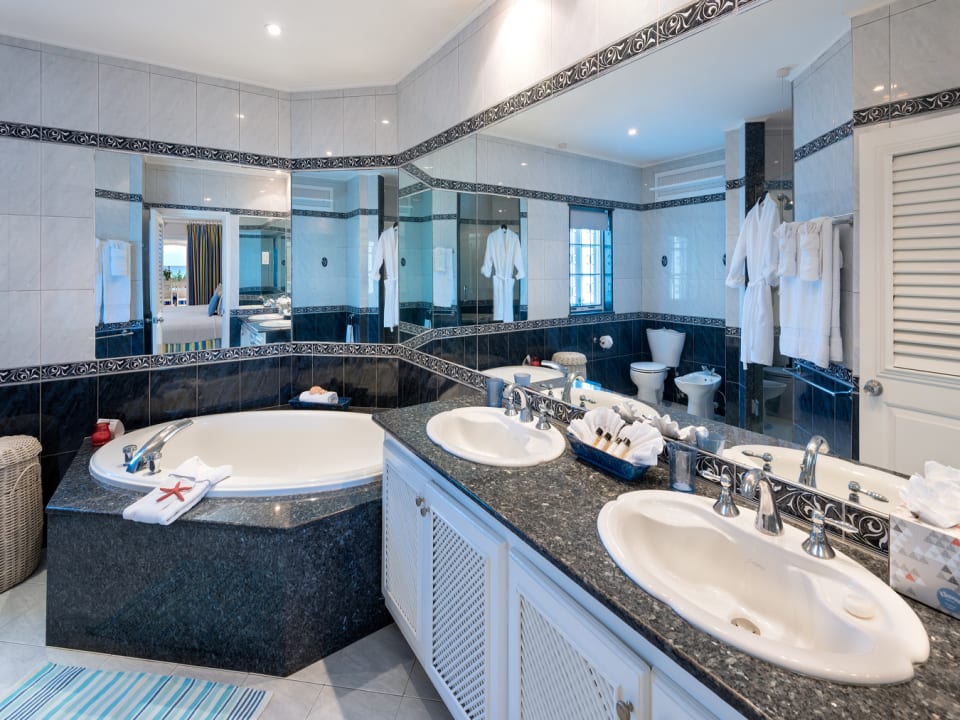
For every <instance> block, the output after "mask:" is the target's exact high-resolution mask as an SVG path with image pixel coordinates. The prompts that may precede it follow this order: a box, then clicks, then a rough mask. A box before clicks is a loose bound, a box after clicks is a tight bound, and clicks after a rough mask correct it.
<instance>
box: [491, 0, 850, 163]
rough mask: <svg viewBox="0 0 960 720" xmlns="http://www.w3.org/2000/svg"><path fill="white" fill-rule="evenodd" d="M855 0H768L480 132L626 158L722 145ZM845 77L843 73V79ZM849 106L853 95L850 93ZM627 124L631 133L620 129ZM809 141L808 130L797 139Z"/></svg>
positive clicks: (840, 29)
mask: <svg viewBox="0 0 960 720" xmlns="http://www.w3.org/2000/svg"><path fill="white" fill-rule="evenodd" d="M863 4H864V0H804V1H803V2H797V1H796V0H775V1H774V2H769V3H766V4H763V5H760V6H758V7H757V8H756V9H754V10H751V11H749V12H744V13H742V14H739V15H736V16H731V17H728V18H725V19H723V20H720V21H719V22H717V23H715V24H714V25H712V26H711V27H708V28H707V29H706V30H703V31H702V32H700V33H698V34H697V35H695V36H693V37H691V38H688V39H684V40H682V41H680V42H678V43H675V44H673V45H670V46H667V47H665V48H663V49H662V50H659V51H656V52H653V53H651V54H649V55H645V56H643V58H641V59H639V60H637V61H634V62H632V63H630V64H628V65H626V66H623V67H620V68H618V69H616V70H614V71H612V72H611V73H609V74H608V75H606V76H604V77H601V78H599V79H597V80H594V81H592V82H588V83H586V84H584V85H583V86H581V87H577V88H574V89H572V90H571V91H569V92H567V93H565V94H563V95H560V96H558V97H556V98H552V99H551V100H549V101H547V102H545V103H541V104H539V105H536V106H534V107H532V108H530V109H528V110H526V111H524V112H522V113H520V114H519V115H517V116H515V117H512V118H509V119H508V120H505V121H503V122H501V123H499V124H497V125H495V126H493V127H491V128H489V129H487V130H485V131H484V133H485V134H489V135H495V136H498V137H503V138H508V139H511V140H516V141H519V142H524V143H531V144H534V145H540V146H543V147H551V148H558V147H560V145H561V143H566V147H565V150H566V152H572V153H577V154H581V155H587V156H591V157H599V158H604V159H607V160H613V161H615V162H621V163H626V164H630V165H640V166H642V165H647V164H651V163H654V162H659V161H662V160H665V159H668V158H676V157H680V156H683V155H692V154H696V153H700V152H705V151H708V150H715V149H718V148H722V147H723V144H724V132H725V131H726V130H729V129H732V128H735V127H739V126H740V125H741V124H742V123H743V122H744V121H745V120H764V119H768V118H771V119H778V116H781V117H779V120H780V122H781V123H782V113H783V111H789V110H790V108H791V97H790V89H789V82H787V83H786V84H784V83H782V82H781V80H780V79H779V78H778V77H777V70H778V69H779V68H783V67H788V68H790V69H791V74H790V76H789V77H788V78H787V80H788V81H789V80H790V79H791V77H794V76H796V75H797V74H798V73H800V72H802V70H803V69H804V68H806V67H807V66H808V65H809V64H810V63H811V62H812V61H813V60H815V59H816V58H817V57H819V55H820V54H822V53H823V52H824V51H825V50H827V49H828V48H829V47H830V46H831V45H832V44H833V43H834V42H835V41H836V40H837V39H838V38H839V37H840V36H841V35H843V33H844V32H846V31H848V30H849V29H850V18H849V17H848V15H847V13H850V12H852V11H854V10H855V9H857V8H860V7H862V6H863ZM848 82H849V81H848ZM850 103H851V108H850V109H851V113H852V110H853V108H852V104H853V98H852V96H851V98H850ZM629 128H636V129H637V134H636V135H635V136H633V137H631V136H629V135H628V134H627V131H628V129H629ZM807 139H809V138H807Z"/></svg>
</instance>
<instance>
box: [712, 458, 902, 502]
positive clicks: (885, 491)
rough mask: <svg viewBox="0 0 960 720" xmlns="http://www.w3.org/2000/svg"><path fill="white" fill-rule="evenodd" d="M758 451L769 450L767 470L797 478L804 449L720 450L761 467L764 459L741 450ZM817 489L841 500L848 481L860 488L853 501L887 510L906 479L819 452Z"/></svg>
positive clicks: (785, 476) (737, 460)
mask: <svg viewBox="0 0 960 720" xmlns="http://www.w3.org/2000/svg"><path fill="white" fill-rule="evenodd" d="M744 450H746V451H747V452H752V453H757V454H758V455H761V454H763V453H769V454H770V455H772V456H773V460H772V461H771V463H770V466H771V470H770V472H771V473H772V474H774V475H776V476H777V477H780V478H783V479H784V480H790V481H791V482H796V481H797V476H798V475H799V474H800V461H801V460H802V459H803V450H795V449H793V448H783V447H777V446H775V445H736V446H735V447H732V448H729V449H727V450H724V451H723V457H725V458H727V459H729V460H733V461H734V462H737V463H740V464H741V465H748V466H749V465H753V466H755V467H763V460H761V459H760V458H755V457H750V456H748V455H744V454H743V451H744ZM816 476H817V490H819V491H820V492H823V493H826V494H828V495H833V496H834V497H836V498H839V499H841V500H850V499H853V498H850V497H849V496H850V494H851V493H850V490H849V489H848V488H847V485H848V484H849V483H850V481H851V480H852V481H855V482H857V483H859V484H860V487H861V488H862V490H861V491H860V493H859V495H858V497H857V498H856V499H854V500H853V501H854V502H858V503H860V504H861V505H863V506H864V507H868V508H870V509H871V510H878V511H880V512H883V513H890V512H892V511H893V508H894V507H895V506H896V505H897V503H899V502H900V488H902V487H904V486H905V485H906V482H907V481H906V480H905V479H904V478H902V477H898V476H897V475H891V474H890V473H886V472H883V471H882V470H874V469H873V468H870V467H866V466H864V465H857V464H856V463H852V462H850V461H848V460H843V459H841V458H836V457H832V456H830V455H824V454H823V453H820V455H818V456H817V473H816ZM864 490H871V491H873V492H876V493H879V494H880V495H883V496H884V497H885V498H887V502H883V501H881V500H876V499H874V498H871V497H869V496H867V495H866V494H864V492H863V491H864Z"/></svg>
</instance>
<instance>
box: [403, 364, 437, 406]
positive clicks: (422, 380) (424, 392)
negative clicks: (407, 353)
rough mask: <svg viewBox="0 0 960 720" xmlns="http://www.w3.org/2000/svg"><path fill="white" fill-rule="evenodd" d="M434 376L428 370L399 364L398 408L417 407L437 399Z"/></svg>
mask: <svg viewBox="0 0 960 720" xmlns="http://www.w3.org/2000/svg"><path fill="white" fill-rule="evenodd" d="M435 377H436V376H435V375H434V374H433V373H432V372H430V371H429V370H424V369H423V368H421V367H419V366H417V365H413V364H412V363H407V362H402V363H400V382H399V384H398V387H399V393H400V398H399V400H400V407H407V406H409V405H419V404H420V403H425V402H431V401H433V400H436V399H437V384H436V381H435V380H434V378H435Z"/></svg>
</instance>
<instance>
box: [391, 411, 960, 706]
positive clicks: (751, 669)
mask: <svg viewBox="0 0 960 720" xmlns="http://www.w3.org/2000/svg"><path fill="white" fill-rule="evenodd" d="M465 404H470V401H469V400H459V401H443V402H437V403H431V404H426V405H421V406H417V407H409V408H402V409H398V410H391V411H387V412H384V413H382V414H379V415H377V417H376V420H377V422H378V423H379V424H380V425H382V426H383V428H384V429H385V430H386V431H387V432H389V433H391V434H392V435H394V436H395V437H397V438H398V439H399V440H400V442H401V443H402V444H403V445H405V446H407V447H408V448H410V449H411V450H412V451H413V452H414V453H416V454H417V455H418V456H419V457H420V458H421V459H423V460H424V461H425V462H426V463H427V464H428V465H430V466H431V467H432V468H434V469H435V470H436V471H437V472H439V473H440V474H441V475H442V476H443V477H444V478H446V479H447V480H449V481H450V484H451V485H452V486H453V487H454V488H456V489H457V490H459V491H462V492H463V493H465V494H466V496H467V498H469V500H467V502H470V501H473V502H475V503H476V504H477V506H478V508H479V509H480V510H481V512H487V513H489V514H490V515H491V516H492V517H493V518H494V519H496V520H497V521H498V522H500V523H502V524H503V525H505V526H506V527H507V528H508V529H509V530H510V531H511V532H513V533H515V534H516V535H517V536H518V537H519V538H520V539H521V540H523V541H525V542H526V543H527V544H529V545H530V546H531V547H532V548H533V549H534V550H535V551H536V552H538V553H540V554H541V555H542V556H543V557H545V558H546V559H547V560H548V561H549V562H551V563H553V564H554V565H555V566H556V567H557V568H558V569H559V570H560V571H561V572H563V573H564V574H566V575H567V576H568V577H570V578H571V579H572V580H573V581H574V582H575V583H577V584H578V585H579V586H580V587H582V588H583V589H584V590H586V591H587V592H588V593H590V595H592V596H593V597H595V598H596V599H597V600H598V601H599V602H600V603H602V604H603V605H604V606H605V607H607V608H608V609H609V610H610V611H611V612H613V613H614V615H616V616H617V617H618V618H620V619H621V620H623V621H624V622H625V623H627V624H628V625H629V626H630V627H631V628H632V629H633V630H635V631H636V632H637V633H639V634H640V635H641V636H642V637H643V638H645V639H646V640H647V641H649V642H650V643H652V644H653V645H654V646H655V647H657V648H658V649H659V650H661V651H662V652H664V653H665V654H666V655H667V656H668V657H669V658H671V659H672V660H673V661H675V662H676V663H678V664H679V665H680V666H681V667H682V668H683V669H684V670H686V671H687V672H689V673H690V674H691V675H692V676H693V677H694V678H695V679H696V680H698V681H699V682H701V683H703V684H704V685H705V686H706V687H707V688H709V689H710V690H711V691H712V692H714V693H715V694H716V695H717V696H718V697H720V698H721V699H722V700H723V701H724V702H726V703H728V704H729V705H730V706H732V707H733V708H734V709H735V710H736V711H738V712H740V713H741V714H743V716H744V717H746V718H750V719H751V720H774V719H777V720H780V719H783V718H808V717H824V718H853V717H857V718H860V717H864V718H866V717H874V718H888V717H896V718H898V719H903V720H909V719H910V718H917V719H918V720H919V719H920V718H924V719H927V718H932V717H940V718H947V717H958V716H960V675H958V674H957V672H956V668H955V648H956V647H957V646H958V643H960V624H957V623H956V621H954V620H952V619H951V618H949V617H948V616H946V615H944V614H942V613H938V612H937V611H935V610H932V609H930V608H928V607H926V606H924V605H920V604H919V603H915V602H913V601H911V600H909V599H907V602H908V604H910V606H911V607H912V608H913V609H914V611H915V612H916V613H917V615H918V616H919V617H920V619H921V621H922V622H923V624H924V627H925V628H926V630H927V632H928V634H929V636H930V646H931V649H930V659H929V660H928V662H927V663H925V664H924V665H922V666H920V667H918V668H917V670H916V676H915V678H914V679H913V681H911V682H909V683H906V684H902V685H892V686H884V687H850V686H845V685H839V684H835V683H831V682H826V681H823V680H816V679H812V678H807V677H803V676H801V675H797V674H794V673H791V672H789V671H786V670H782V669H780V668H778V667H775V666H772V665H769V664H767V663H765V662H763V661H761V660H757V659H755V658H753V657H750V656H748V655H745V654H743V653H741V652H740V651H738V650H735V649H733V648H730V647H728V646H726V645H724V644H722V643H720V642H719V641H716V640H714V639H713V638H711V637H709V636H707V635H705V634H704V633H702V632H700V631H699V630H697V629H695V628H694V627H693V626H691V625H690V624H688V623H687V622H686V621H685V620H683V619H681V618H680V617H679V616H678V615H676V614H675V613H674V612H673V611H672V610H670V609H669V608H668V607H667V606H666V605H664V604H663V603H661V602H660V601H658V600H656V599H654V598H653V597H651V596H649V595H647V594H646V593H645V592H643V591H642V590H640V588H638V587H637V586H636V585H634V584H633V583H632V582H631V581H630V580H629V579H628V578H627V576H626V575H625V574H624V573H623V572H622V571H621V570H620V569H619V568H618V567H617V566H616V565H615V564H614V563H613V561H612V560H611V559H610V558H609V556H608V555H607V553H606V551H605V550H604V548H603V545H602V544H601V542H600V539H599V537H598V535H597V530H596V519H597V514H598V513H599V511H600V508H601V507H602V506H603V505H604V504H605V503H606V502H608V501H610V500H613V499H615V498H616V497H617V496H618V495H620V494H622V493H624V492H629V491H631V490H637V489H643V488H658V489H659V488H665V487H666V485H667V476H668V471H667V468H666V467H665V466H664V465H663V464H661V465H660V466H659V467H657V468H652V469H651V470H649V471H648V472H647V473H646V474H645V475H644V476H643V478H642V480H641V481H640V482H638V483H632V484H631V483H625V482H622V481H619V480H616V479H613V478H611V477H609V476H607V475H604V474H602V473H600V472H597V471H594V470H592V469H590V468H589V467H588V466H586V465H583V464H581V463H580V462H578V461H577V460H575V459H574V457H573V455H572V453H570V452H565V453H564V455H562V456H561V457H560V458H559V459H557V460H555V461H553V462H550V463H545V464H544V465H542V466H539V467H534V468H518V469H511V470H509V471H504V469H503V468H494V467H487V466H483V465H477V464H474V463H470V462H466V461H463V460H460V459H458V458H456V457H454V456H453V455H450V454H448V453H446V452H444V451H443V450H441V449H440V448H439V447H438V446H436V445H434V444H433V443H432V442H430V440H429V439H428V438H427V435H426V432H425V425H426V422H427V420H428V419H429V418H430V417H432V416H433V415H434V414H436V413H438V412H442V411H444V410H449V409H452V408H454V407H460V406H462V405H465ZM698 492H699V493H700V494H706V495H715V488H714V487H713V486H712V485H711V484H709V483H698ZM544 498H549V501H550V502H549V503H544ZM738 502H739V500H738ZM744 512H750V509H749V508H744ZM837 547H838V549H842V550H843V552H846V553H847V554H849V555H850V556H851V557H854V558H855V559H856V560H858V561H859V562H861V563H862V564H863V565H865V566H866V567H868V568H869V569H870V570H871V571H873V572H874V573H876V574H877V575H878V576H880V577H881V578H883V577H885V573H886V564H885V563H884V562H883V561H881V560H879V559H878V558H876V557H875V556H872V555H870V554H868V553H863V552H861V551H859V550H858V549H857V548H855V547H850V546H844V545H842V544H841V543H837Z"/></svg>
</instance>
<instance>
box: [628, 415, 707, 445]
mask: <svg viewBox="0 0 960 720" xmlns="http://www.w3.org/2000/svg"><path fill="white" fill-rule="evenodd" d="M643 421H644V422H645V423H647V424H648V425H651V426H652V427H655V428H656V429H657V430H659V431H660V434H661V435H663V436H664V437H668V438H671V439H674V440H680V441H681V442H685V443H690V444H691V445H692V444H694V443H695V442H696V441H697V433H698V432H699V433H705V432H707V429H706V428H705V427H703V426H702V425H687V426H686V427H684V428H681V427H680V423H678V422H677V421H676V420H673V419H671V418H670V416H669V415H662V416H658V417H655V418H652V417H646V416H644V418H643Z"/></svg>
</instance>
